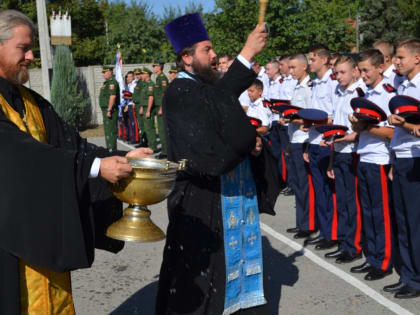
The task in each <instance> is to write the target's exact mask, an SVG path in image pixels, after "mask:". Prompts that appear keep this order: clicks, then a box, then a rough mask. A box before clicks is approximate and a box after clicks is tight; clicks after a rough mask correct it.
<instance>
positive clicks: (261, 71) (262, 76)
mask: <svg viewBox="0 0 420 315" xmlns="http://www.w3.org/2000/svg"><path fill="white" fill-rule="evenodd" d="M252 70H254V71H255V73H256V74H257V79H258V80H260V81H261V82H262V83H263V85H264V91H263V94H262V96H261V97H262V98H267V99H268V98H269V97H267V93H268V86H269V83H268V82H269V81H270V79H269V77H268V75H267V73H266V72H265V68H264V67H263V66H261V65H260V63H259V62H258V61H257V60H254V64H253V65H252Z"/></svg>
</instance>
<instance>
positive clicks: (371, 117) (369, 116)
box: [350, 97, 386, 124]
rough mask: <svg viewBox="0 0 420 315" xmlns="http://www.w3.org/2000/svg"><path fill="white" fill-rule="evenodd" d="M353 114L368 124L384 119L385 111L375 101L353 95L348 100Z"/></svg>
mask: <svg viewBox="0 0 420 315" xmlns="http://www.w3.org/2000/svg"><path fill="white" fill-rule="evenodd" d="M350 106H351V107H352V108H353V110H354V112H353V116H354V117H356V118H357V119H358V120H361V121H364V122H366V123H368V124H377V123H379V122H381V121H384V120H386V113H385V112H384V111H383V110H382V108H380V107H379V106H378V105H376V104H375V103H373V102H371V101H369V100H368V99H366V98H364V97H355V98H353V99H352V100H351V101H350Z"/></svg>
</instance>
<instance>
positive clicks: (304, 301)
mask: <svg viewBox="0 0 420 315" xmlns="http://www.w3.org/2000/svg"><path fill="white" fill-rule="evenodd" d="M91 141H92V142H95V143H103V140H102V139H91ZM121 148H122V149H126V148H124V147H123V146H122V147H121ZM150 209H151V211H152V219H153V221H154V222H155V223H156V224H157V225H158V226H160V227H161V228H162V229H163V230H165V229H166V225H167V222H168V220H167V215H166V203H165V202H162V203H160V204H158V205H154V206H151V207H150ZM276 212H277V215H276V216H275V217H272V216H268V215H262V218H261V221H262V224H261V225H262V229H263V252H264V274H265V279H264V281H266V282H267V284H268V288H269V290H268V292H266V294H267V298H268V301H269V304H270V309H271V314H310V315H316V314H410V313H412V314H420V298H419V299H414V300H406V301H400V300H397V299H394V298H393V296H392V295H391V294H388V293H385V292H381V288H382V287H383V286H384V285H386V284H389V283H393V282H396V281H397V280H398V276H397V275H396V274H395V273H394V274H392V275H391V276H388V277H387V278H385V279H383V280H379V281H375V282H366V281H364V280H363V277H362V276H359V275H354V274H351V273H349V272H348V270H349V269H350V267H351V266H353V265H357V264H358V263H359V262H360V263H362V262H363V260H359V261H358V262H355V263H353V264H351V265H343V266H341V265H336V264H334V262H332V261H328V260H326V259H324V258H323V254H324V253H325V252H318V251H315V250H313V247H310V248H308V249H303V248H302V246H301V244H302V242H300V241H299V242H295V241H294V240H292V239H291V238H290V235H287V233H286V232H285V230H286V229H287V228H288V227H292V226H294V221H295V210H294V199H293V197H284V196H281V197H279V199H278V200H277V204H276ZM163 245H164V242H163V241H161V242H157V243H149V244H136V243H126V245H125V248H124V249H123V251H122V252H120V253H119V254H118V255H114V254H109V253H106V252H103V251H96V259H95V263H94V265H93V268H91V269H86V270H79V271H76V272H73V273H72V279H73V292H74V298H75V304H76V312H77V314H79V315H80V314H83V315H84V314H110V313H111V314H124V315H125V314H127V315H129V314H142V315H143V314H144V315H151V314H154V298H155V294H156V290H157V280H158V277H159V268H160V264H161V261H162V251H163Z"/></svg>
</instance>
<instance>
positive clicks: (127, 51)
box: [0, 0, 420, 66]
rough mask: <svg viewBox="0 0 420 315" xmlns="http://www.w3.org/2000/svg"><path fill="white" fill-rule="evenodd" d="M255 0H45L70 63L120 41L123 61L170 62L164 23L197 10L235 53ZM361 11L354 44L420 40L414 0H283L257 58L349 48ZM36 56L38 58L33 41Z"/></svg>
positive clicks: (272, 13)
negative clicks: (62, 20)
mask: <svg viewBox="0 0 420 315" xmlns="http://www.w3.org/2000/svg"><path fill="white" fill-rule="evenodd" d="M258 2H259V1H258V0H215V9H214V10H213V11H212V12H207V13H203V7H202V5H197V4H196V3H195V2H194V1H192V0H189V2H187V4H186V5H185V7H183V8H181V7H179V6H178V7H175V6H169V7H167V8H165V10H164V13H163V15H162V16H160V17H158V16H155V15H154V14H153V13H151V10H150V7H149V6H148V5H147V4H146V2H145V1H144V0H131V2H128V1H123V0H49V1H47V10H48V13H49V12H51V10H58V9H59V8H60V7H61V9H62V11H65V10H69V12H70V14H71V16H72V31H73V38H72V41H73V46H72V47H71V50H72V52H73V56H74V60H75V63H76V65H77V66H87V65H93V64H103V63H114V58H115V50H116V46H117V44H118V43H120V44H121V52H122V56H123V62H124V63H143V62H152V61H157V60H162V61H172V60H173V59H174V57H175V56H174V53H173V50H172V47H171V45H170V43H169V41H168V40H167V38H166V35H165V32H164V30H163V26H164V25H165V24H166V23H168V22H169V21H171V20H172V19H174V18H176V17H178V16H180V15H183V14H186V13H191V12H200V13H202V16H203V18H204V21H205V23H206V26H207V28H208V30H209V34H210V37H211V39H212V42H213V45H214V47H215V49H216V51H217V52H218V53H228V54H231V55H236V54H237V53H238V52H239V51H240V49H241V47H242V45H243V44H244V42H245V40H246V36H247V34H248V33H249V32H250V31H251V30H252V29H253V28H254V27H255V25H256V23H257V16H258ZM0 8H11V9H18V10H21V11H23V12H24V13H25V14H27V15H28V16H29V17H30V18H31V19H32V20H33V21H34V22H35V23H36V22H37V21H36V6H35V0H3V1H0ZM357 15H359V16H360V20H361V22H362V23H361V25H360V32H361V37H362V38H363V41H362V46H361V48H365V47H370V46H371V45H372V43H373V42H374V41H375V40H377V39H388V40H391V41H396V40H399V39H402V38H406V37H409V36H416V37H420V0H282V1H269V3H268V8H267V14H266V21H267V23H268V29H269V33H270V34H269V41H268V43H267V48H266V49H265V51H264V52H263V53H262V54H261V55H260V56H259V59H260V61H261V60H262V61H263V62H265V61H267V60H268V59H270V58H273V57H275V56H279V55H283V54H291V53H297V52H304V51H307V49H308V48H309V47H310V46H312V45H313V44H314V43H318V42H321V43H324V44H326V45H327V46H328V47H329V48H330V49H332V50H335V51H350V50H351V49H352V48H353V47H354V46H355V44H356V33H355V28H354V23H353V25H352V22H354V21H355V19H356V16H357ZM34 50H35V55H36V57H39V48H38V41H37V39H36V42H35V47H34Z"/></svg>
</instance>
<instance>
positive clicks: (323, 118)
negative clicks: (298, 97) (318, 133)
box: [298, 108, 328, 125]
mask: <svg viewBox="0 0 420 315" xmlns="http://www.w3.org/2000/svg"><path fill="white" fill-rule="evenodd" d="M298 115H299V117H300V118H302V119H303V121H304V123H305V125H323V124H326V123H327V121H328V114H327V112H324V111H323V110H320V109H315V108H305V109H301V110H300V111H299V112H298Z"/></svg>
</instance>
